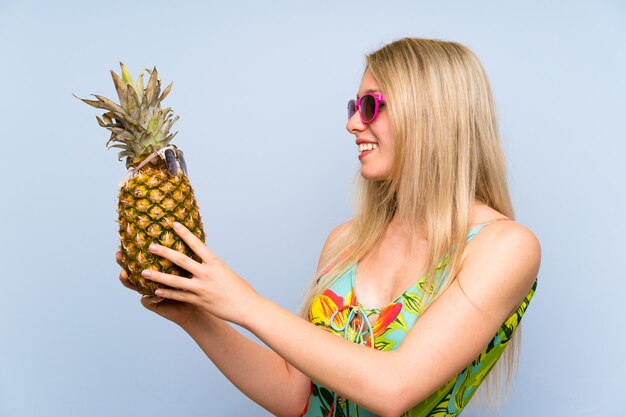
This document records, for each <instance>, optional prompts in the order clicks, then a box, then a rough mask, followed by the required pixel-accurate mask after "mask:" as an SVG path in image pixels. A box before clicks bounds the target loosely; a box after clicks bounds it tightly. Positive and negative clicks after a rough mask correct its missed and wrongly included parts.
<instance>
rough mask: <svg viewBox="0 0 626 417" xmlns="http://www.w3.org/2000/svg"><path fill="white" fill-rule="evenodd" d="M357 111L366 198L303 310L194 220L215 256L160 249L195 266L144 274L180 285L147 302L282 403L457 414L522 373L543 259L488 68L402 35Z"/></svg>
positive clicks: (224, 367) (328, 255) (240, 378)
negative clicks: (240, 266) (258, 285)
mask: <svg viewBox="0 0 626 417" xmlns="http://www.w3.org/2000/svg"><path fill="white" fill-rule="evenodd" d="M348 116H349V118H348V123H347V126H346V127H347V130H348V131H349V132H350V133H351V134H353V135H354V137H355V141H356V144H357V146H358V150H359V161H360V175H359V178H358V181H359V186H360V189H359V196H360V204H359V205H358V206H357V210H356V212H355V215H354V219H353V220H350V221H348V222H346V223H343V224H341V225H339V226H338V227H337V228H335V229H334V230H333V231H332V232H331V233H330V235H329V237H328V240H327V241H326V244H325V246H324V248H323V250H322V253H321V257H320V262H319V265H318V270H317V273H316V276H315V278H314V279H313V280H312V283H311V286H310V288H309V290H308V291H307V293H306V295H305V300H304V303H303V309H302V315H301V316H302V317H298V316H297V315H294V314H292V313H291V312H289V311H287V310H285V309H283V308H281V307H279V306H277V305H276V304H274V303H272V302H271V301H269V300H267V299H264V298H262V297H260V296H259V295H258V294H257V293H256V292H255V291H254V289H253V288H252V287H251V286H250V285H249V284H248V283H247V282H246V281H245V280H243V279H242V278H241V277H240V276H239V275H237V274H236V273H235V272H234V271H233V270H231V269H230V268H229V267H228V266H227V265H226V264H225V263H224V262H223V261H222V260H221V259H220V258H218V257H217V256H216V255H215V254H213V253H212V252H211V251H210V250H209V249H208V248H207V247H206V246H205V245H204V244H203V243H202V242H200V241H199V240H198V239H197V238H195V237H194V236H193V235H192V234H191V233H190V232H188V231H187V230H186V229H185V228H184V227H182V226H178V229H177V233H178V234H179V235H180V236H181V237H182V238H183V239H184V240H185V241H186V242H187V244H188V245H189V246H190V247H191V248H192V250H193V251H194V252H195V253H196V254H197V255H198V256H199V258H200V259H201V260H202V262H201V263H199V262H196V261H194V260H192V259H191V258H188V257H186V256H185V255H183V254H181V253H178V252H175V251H173V250H170V249H167V248H165V247H161V246H152V247H151V249H150V250H151V251H152V252H153V253H154V254H155V255H157V256H162V257H164V258H166V259H169V260H170V261H172V262H174V263H176V264H177V265H180V266H181V267H183V268H184V269H186V270H188V271H190V272H191V273H192V274H193V277H192V278H191V279H187V278H180V277H176V276H172V275H166V274H163V273H158V272H154V271H144V273H145V277H146V278H148V279H151V280H153V281H156V282H160V283H163V284H167V285H168V286H170V287H172V288H173V289H163V290H158V292H157V293H156V296H157V297H145V298H142V300H141V302H142V304H143V305H144V306H145V307H147V308H148V309H150V310H153V311H155V312H156V313H158V314H160V315H162V316H163V317H165V318H167V319H169V320H172V321H173V322H175V323H177V324H178V325H180V326H181V327H182V328H183V329H184V330H185V331H187V333H189V334H190V335H191V337H193V339H194V340H195V341H196V342H197V343H198V345H199V346H200V347H201V348H202V349H203V351H204V352H205V353H206V355H207V356H208V357H209V359H210V360H211V361H213V363H214V364H215V365H216V366H217V367H218V368H219V369H220V370H221V371H222V372H223V373H224V375H225V376H226V377H227V378H228V379H229V380H230V381H231V382H232V383H233V384H235V385H236V386H237V387H238V388H239V389H240V390H241V391H242V392H243V393H245V394H246V395H247V396H249V397H250V398H251V399H252V400H254V401H255V402H257V403H258V404H260V405H261V406H262V407H264V408H265V409H267V410H268V411H270V412H271V413H273V414H275V415H280V416H300V415H303V416H329V415H334V416H348V415H350V416H372V415H381V416H398V415H406V416H435V415H436V416H456V415H458V413H460V412H461V411H462V410H463V409H464V407H465V406H466V405H467V403H468V401H469V400H470V398H472V396H473V394H474V392H475V390H476V388H477V387H478V386H479V385H480V384H481V383H482V382H483V381H484V380H485V378H486V376H487V374H488V373H490V371H491V370H492V368H493V366H494V364H495V363H496V361H497V362H499V364H502V366H501V367H503V369H502V371H504V375H505V376H510V371H511V370H512V369H513V367H514V359H515V357H514V354H515V349H517V347H516V346H515V344H514V343H510V341H511V338H512V336H513V334H516V337H517V333H519V330H518V331H517V332H515V330H516V328H517V326H518V323H519V320H520V319H521V317H522V315H523V314H524V311H525V310H526V307H527V305H528V303H529V301H530V299H531V298H532V295H533V293H534V289H535V287H536V277H537V273H538V270H539V263H540V256H541V255H540V246H539V242H538V241H537V239H536V237H535V236H534V234H533V233H532V232H531V231H530V230H529V229H527V228H526V227H524V226H522V225H521V224H519V223H517V222H515V221H513V220H512V218H513V209H512V206H511V201H510V198H509V193H508V188H507V183H506V173H505V166H504V155H503V153H502V149H501V145H500V140H499V136H498V130H497V125H496V118H495V110H494V103H493V97H492V94H491V90H490V87H489V84H488V81H487V77H486V75H485V73H484V71H483V69H482V67H481V65H480V63H479V61H478V60H477V59H476V57H475V56H474V55H473V54H472V53H471V52H470V51H469V50H468V49H467V48H465V47H463V46H462V45H459V44H457V43H453V42H443V41H437V40H426V39H401V40H398V41H396V42H393V43H391V44H389V45H386V46H384V47H383V48H381V49H380V50H378V51H376V52H374V53H372V54H370V55H369V56H367V58H366V68H365V72H364V75H363V79H362V81H361V85H360V87H359V91H358V94H357V98H356V100H350V102H349V105H348ZM470 241H471V244H469V242H470ZM119 259H120V257H119V253H118V262H119ZM120 279H121V281H122V282H123V283H124V285H126V286H129V287H130V284H129V283H128V281H127V275H126V273H125V272H124V271H122V273H121V274H120ZM229 323H235V324H237V325H240V326H242V327H244V328H246V329H248V330H249V331H251V332H252V333H253V334H255V335H256V336H257V337H258V338H259V339H261V340H262V341H263V342H264V343H265V344H266V345H267V346H268V347H269V349H267V348H265V347H262V346H260V345H258V344H257V343H255V342H253V341H251V340H249V339H247V338H246V337H244V336H243V335H241V334H240V333H239V332H237V331H236V330H235V329H234V328H233V327H231V326H230V325H229ZM505 348H507V351H508V354H507V355H504V356H502V353H503V351H504V350H505ZM491 374H492V375H495V374H496V373H495V372H492V373H491ZM494 382H495V386H499V384H498V381H497V380H496V381H494Z"/></svg>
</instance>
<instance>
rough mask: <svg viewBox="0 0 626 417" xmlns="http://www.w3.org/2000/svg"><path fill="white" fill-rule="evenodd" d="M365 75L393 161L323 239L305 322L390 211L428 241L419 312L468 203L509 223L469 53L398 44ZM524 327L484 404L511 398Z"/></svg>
mask: <svg viewBox="0 0 626 417" xmlns="http://www.w3.org/2000/svg"><path fill="white" fill-rule="evenodd" d="M365 71H370V73H371V74H372V75H373V77H374V78H375V79H376V80H377V82H378V83H379V85H380V88H381V91H382V92H383V93H384V94H385V97H386V106H387V107H386V108H387V111H388V114H389V117H390V121H391V125H392V127H393V131H394V135H395V160H394V163H393V167H392V172H391V175H390V178H388V179H385V180H367V179H364V178H363V177H362V176H361V175H360V172H359V171H357V173H356V175H355V185H356V187H355V188H356V193H355V200H354V201H355V207H354V218H353V221H352V222H350V224H349V225H348V223H346V224H345V226H347V227H342V228H338V230H337V232H336V234H335V236H334V237H333V239H332V240H330V239H329V243H328V247H327V249H326V250H325V251H324V253H323V254H322V257H321V259H320V268H319V270H318V271H317V273H316V275H315V278H314V280H313V281H312V283H311V286H310V287H309V288H308V290H307V291H306V293H305V295H304V300H303V303H302V308H301V315H302V316H303V317H305V318H307V317H308V311H309V309H310V306H311V302H312V300H313V299H314V298H315V297H316V296H317V295H318V294H320V293H321V292H323V291H324V290H325V289H326V288H328V287H329V286H331V285H332V284H333V283H334V282H335V281H336V280H337V279H338V278H339V277H340V276H341V275H342V274H343V273H344V272H345V271H346V270H347V269H349V268H350V267H351V266H352V265H354V263H355V262H357V261H358V260H360V259H361V258H362V257H363V256H364V255H365V254H366V253H367V252H368V250H370V249H371V248H372V247H374V246H375V245H376V244H377V243H378V242H379V241H380V240H381V238H382V237H383V234H384V232H385V230H386V227H387V225H388V224H389V222H390V221H391V219H392V218H393V216H394V215H397V216H398V218H399V220H400V222H401V224H402V225H403V227H404V229H405V230H406V232H407V234H408V236H409V245H408V251H409V252H410V251H411V249H412V248H413V245H414V243H415V242H416V241H417V238H418V236H416V231H417V230H423V231H424V233H425V236H426V239H427V242H428V245H427V246H428V249H427V257H426V259H427V261H426V277H427V278H426V279H427V280H428V281H430V282H429V284H430V288H433V291H432V292H431V294H430V296H428V297H427V299H425V300H423V303H424V304H423V305H424V307H423V308H424V309H425V308H427V307H428V305H430V304H431V303H432V302H433V301H434V300H436V299H437V297H438V296H439V295H440V294H441V293H442V292H443V291H444V290H445V289H446V288H447V287H448V286H449V285H450V284H451V283H452V282H453V281H454V279H455V278H456V276H457V274H458V272H459V269H460V261H461V259H462V255H463V251H464V250H465V247H466V237H467V233H468V231H469V228H470V224H469V222H470V214H471V209H472V206H473V204H474V202H475V201H479V202H481V203H483V204H486V205H488V206H489V207H491V208H493V209H495V210H497V211H498V212H500V213H502V214H503V215H505V216H507V217H510V218H514V213H513V207H512V204H511V200H510V196H509V191H508V185H507V180H506V167H505V158H504V153H503V150H502V146H501V143H500V137H499V133H498V127H497V121H496V111H495V105H494V100H493V96H492V92H491V88H490V86H489V82H488V80H487V76H486V74H485V72H484V70H483V68H482V66H481V64H480V62H479V61H478V59H477V58H476V56H475V55H474V54H473V53H472V52H471V51H470V50H469V49H468V48H466V47H464V46H463V45H460V44H458V43H455V42H446V41H440V40H431V39H417V38H404V39H400V40H397V41H395V42H392V43H390V44H388V45H385V46H384V47H382V48H381V49H379V50H377V51H374V52H373V53H371V54H369V55H367V56H366V65H365ZM446 256H447V259H448V261H447V268H448V273H447V275H444V276H443V277H440V275H437V274H436V271H437V265H438V264H439V262H440V261H441V260H442V259H444V258H445V257H446ZM435 280H439V281H441V282H435ZM520 330H521V329H517V331H516V332H515V334H514V337H513V340H512V341H511V343H510V344H509V346H508V347H507V350H506V351H505V353H504V354H503V357H502V358H500V360H499V361H498V363H497V364H496V366H495V370H494V371H492V372H491V373H490V375H489V376H488V378H487V381H485V383H483V384H481V386H486V387H485V388H486V390H485V389H481V391H486V392H485V393H484V394H483V395H482V397H483V399H486V400H487V401H479V402H481V403H486V404H487V405H495V404H496V402H497V401H496V400H497V399H501V398H502V397H503V395H502V394H506V392H508V388H509V384H510V380H511V377H512V375H513V373H514V371H515V368H516V365H517V357H516V356H517V355H516V353H517V352H518V351H519V346H518V345H519V339H520V336H521V335H520V334H519V333H520ZM502 382H504V385H503V384H502ZM502 388H503V389H504V392H502ZM475 402H476V401H475Z"/></svg>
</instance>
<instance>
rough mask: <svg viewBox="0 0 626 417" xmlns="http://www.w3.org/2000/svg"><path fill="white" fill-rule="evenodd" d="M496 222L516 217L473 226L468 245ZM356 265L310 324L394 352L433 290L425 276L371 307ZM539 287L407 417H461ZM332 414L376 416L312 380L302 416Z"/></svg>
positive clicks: (442, 267) (318, 305)
mask: <svg viewBox="0 0 626 417" xmlns="http://www.w3.org/2000/svg"><path fill="white" fill-rule="evenodd" d="M497 220H512V219H509V218H500V219H496V220H492V221H490V222H487V223H483V224H479V225H477V226H475V227H473V228H472V229H471V230H470V231H469V233H468V235H467V242H468V243H469V241H470V240H471V239H472V238H473V237H474V236H475V235H476V234H477V233H478V232H479V231H480V230H482V228H483V227H485V226H486V225H488V224H490V223H493V222H494V221H497ZM446 261H447V258H446V259H444V260H443V261H442V262H440V263H439V265H437V272H436V274H435V277H436V279H435V280H434V281H435V282H436V283H437V282H439V283H440V282H441V281H442V278H443V277H445V275H444V274H446V273H447V268H446V265H447V262H446ZM357 266H358V263H355V264H354V265H353V266H352V267H351V268H350V269H348V270H347V271H346V272H344V273H343V274H342V275H341V277H339V279H338V280H337V281H336V282H335V283H334V284H333V285H331V286H330V287H329V288H328V289H326V290H325V291H324V292H323V293H322V294H320V295H319V296H318V297H316V298H315V299H314V300H313V303H312V305H311V308H310V310H309V321H310V322H311V323H313V324H315V325H316V326H319V327H322V328H323V329H325V330H327V331H329V332H332V333H334V334H337V335H339V336H341V337H344V338H345V339H348V340H351V341H353V342H355V343H360V344H362V345H365V346H369V347H371V343H372V340H373V341H374V348H376V349H378V350H395V349H397V348H398V346H399V345H400V343H402V340H404V338H405V337H406V335H407V333H408V331H409V330H410V329H411V327H413V325H414V324H415V322H416V321H417V319H418V318H419V317H420V315H421V314H422V308H421V307H422V305H421V300H422V299H423V297H424V294H425V291H430V290H429V289H428V288H426V286H427V284H426V281H425V278H426V277H425V276H422V277H421V278H420V279H419V280H418V281H417V282H416V283H415V284H413V285H412V286H411V287H410V288H409V289H408V290H406V291H405V292H404V293H403V294H402V295H401V296H399V297H398V298H397V299H396V300H394V301H393V302H392V303H390V304H389V305H387V306H386V307H383V308H380V309H378V308H372V309H368V308H365V307H363V306H361V305H360V304H359V302H358V301H357V299H356V295H355V292H354V288H355V283H354V281H355V274H356V269H357ZM536 288H537V280H535V283H534V285H533V287H532V288H531V290H530V291H529V292H528V295H526V297H525V299H524V300H523V301H522V303H521V304H520V305H519V307H518V308H517V310H516V311H515V312H514V313H513V314H511V316H509V318H508V319H507V320H506V321H505V322H504V323H502V325H501V326H500V328H499V329H498V332H497V333H496V335H495V336H494V337H493V339H491V341H490V342H489V344H488V345H487V346H486V347H485V349H484V350H483V351H482V352H481V353H480V354H479V355H478V357H477V358H476V359H475V360H474V361H473V362H472V363H471V364H470V365H468V366H467V367H466V368H465V369H463V370H462V371H461V372H460V373H459V374H458V375H457V376H456V377H454V378H453V379H451V380H450V381H448V383H446V384H445V385H444V386H442V387H441V388H439V389H438V390H437V391H436V392H434V393H433V394H431V395H430V396H429V397H428V398H426V399H425V400H424V401H422V402H420V403H419V404H417V405H415V406H414V407H413V408H411V409H410V410H409V411H407V412H405V413H404V414H403V415H402V416H403V417H455V416H458V415H459V414H460V413H461V411H463V409H464V408H465V406H466V405H467V404H468V402H469V400H470V399H471V398H472V396H473V395H474V392H475V391H476V389H477V388H478V386H479V385H480V384H481V382H482V381H483V380H484V379H485V377H486V376H487V374H488V373H489V371H490V370H491V369H492V367H493V365H494V364H495V363H496V361H497V360H498V358H499V357H500V355H501V354H502V352H503V351H504V348H506V346H507V345H508V343H509V341H510V340H511V336H512V335H513V332H514V331H515V329H516V328H517V326H518V324H519V323H520V320H521V319H522V316H523V315H524V312H525V311H526V308H527V307H528V304H529V302H530V300H531V299H532V297H533V295H534V293H535V289H536ZM376 314H378V315H379V316H378V318H377V319H376V321H375V323H374V324H373V325H371V324H370V321H369V319H366V318H367V317H369V316H371V315H376ZM327 416H335V417H373V416H376V414H374V413H372V412H371V411H369V410H367V409H365V408H363V407H361V406H359V405H357V404H355V403H353V402H351V401H349V400H347V399H344V398H340V397H339V396H338V395H337V394H336V393H334V392H332V391H330V390H328V389H327V388H325V387H323V386H322V385H320V384H318V383H316V382H315V381H312V383H311V395H310V397H309V401H308V403H307V404H306V406H305V409H304V411H303V413H302V417H327Z"/></svg>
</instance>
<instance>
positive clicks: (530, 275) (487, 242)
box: [457, 216, 541, 318]
mask: <svg viewBox="0 0 626 417" xmlns="http://www.w3.org/2000/svg"><path fill="white" fill-rule="evenodd" d="M502 217H504V216H502ZM540 264H541V245H540V243H539V239H537V236H536V235H535V234H534V233H533V232H532V230H530V229H529V228H528V227H526V226H525V225H523V224H521V223H519V222H517V221H494V222H490V223H489V224H487V225H485V227H483V228H482V229H481V230H480V232H479V233H477V234H476V235H475V236H474V238H473V239H472V240H471V242H470V243H469V244H468V245H467V248H466V250H465V253H464V257H463V261H462V264H461V269H460V272H459V274H458V276H457V278H458V280H459V284H460V285H461V286H462V288H463V290H464V291H465V292H466V293H467V294H468V296H469V297H470V298H472V299H473V301H475V302H476V303H478V304H479V305H483V306H484V307H485V308H486V309H488V310H491V311H493V312H494V313H495V314H496V315H497V316H498V317H499V318H502V317H505V318H506V315H507V314H508V313H509V312H510V310H511V309H514V308H515V307H516V306H517V305H518V304H519V303H520V302H521V300H523V299H524V297H525V296H526V295H527V294H528V292H529V291H530V289H531V288H532V286H533V284H534V283H535V280H536V279H537V274H538V272H539V266H540ZM496 289H497V291H495V290H496Z"/></svg>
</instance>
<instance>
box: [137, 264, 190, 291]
mask: <svg viewBox="0 0 626 417" xmlns="http://www.w3.org/2000/svg"><path fill="white" fill-rule="evenodd" d="M141 275H142V276H143V277H144V278H146V279H149V280H150V281H154V282H158V283H161V284H165V285H167V286H168V287H172V288H176V289H180V290H183V291H188V292H192V291H194V290H195V289H196V284H195V281H194V280H191V279H189V278H183V277H179V276H178V275H170V274H164V273H163V272H158V271H153V270H151V269H145V270H143V272H142V273H141ZM158 295H159V296H162V295H161V294H158Z"/></svg>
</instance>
